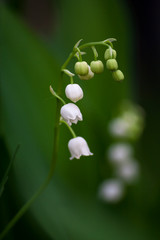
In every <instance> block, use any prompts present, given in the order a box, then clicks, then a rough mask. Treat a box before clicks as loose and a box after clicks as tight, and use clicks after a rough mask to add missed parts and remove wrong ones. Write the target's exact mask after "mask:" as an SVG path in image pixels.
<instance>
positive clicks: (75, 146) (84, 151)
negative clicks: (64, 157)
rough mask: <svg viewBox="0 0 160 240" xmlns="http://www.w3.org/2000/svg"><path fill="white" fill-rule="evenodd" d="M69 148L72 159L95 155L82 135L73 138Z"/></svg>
mask: <svg viewBox="0 0 160 240" xmlns="http://www.w3.org/2000/svg"><path fill="white" fill-rule="evenodd" d="M68 148H69V151H70V153H71V157H70V160H72V159H73V158H77V159H79V158H80V157H81V156H90V155H93V153H91V152H90V150H89V147H88V144H87V142H86V140H85V139H84V138H82V137H76V138H72V139H71V140H70V141H69V142H68Z"/></svg>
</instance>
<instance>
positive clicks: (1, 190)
mask: <svg viewBox="0 0 160 240" xmlns="http://www.w3.org/2000/svg"><path fill="white" fill-rule="evenodd" d="M19 147H20V145H18V146H17V148H16V150H15V152H14V155H13V157H12V158H11V160H10V162H9V164H8V167H7V169H6V171H5V173H4V176H3V178H2V181H1V182H0V197H1V196H2V193H3V191H4V187H5V184H6V182H7V180H8V175H9V171H10V170H11V167H12V164H13V162H14V160H15V157H16V155H17V152H18V150H19Z"/></svg>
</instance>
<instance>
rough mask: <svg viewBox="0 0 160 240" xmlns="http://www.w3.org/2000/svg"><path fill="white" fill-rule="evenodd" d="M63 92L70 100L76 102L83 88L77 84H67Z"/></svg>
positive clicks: (80, 97)
mask: <svg viewBox="0 0 160 240" xmlns="http://www.w3.org/2000/svg"><path fill="white" fill-rule="evenodd" d="M65 94H66V97H67V98H68V99H70V100H71V101H72V102H77V101H78V100H80V99H82V98H83V90H82V88H81V87H80V86H79V85H78V84H68V85H67V86H66V89H65Z"/></svg>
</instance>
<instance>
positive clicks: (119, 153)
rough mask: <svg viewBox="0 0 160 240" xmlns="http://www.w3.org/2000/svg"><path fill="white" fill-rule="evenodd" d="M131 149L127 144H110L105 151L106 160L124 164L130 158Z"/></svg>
mask: <svg viewBox="0 0 160 240" xmlns="http://www.w3.org/2000/svg"><path fill="white" fill-rule="evenodd" d="M132 154H133V148H132V146H131V145H130V144H127V143H116V144H112V145H111V146H110V147H109V149H108V150H107V157H108V159H109V160H110V161H111V162H112V163H115V164H120V163H123V162H126V161H127V160H128V159H130V158H131V157H132Z"/></svg>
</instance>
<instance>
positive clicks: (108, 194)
mask: <svg viewBox="0 0 160 240" xmlns="http://www.w3.org/2000/svg"><path fill="white" fill-rule="evenodd" d="M123 195H124V185H123V183H122V182H121V181H120V180H118V179H109V180H105V181H104V182H102V183H101V185H100V186H99V197H100V198H101V199H102V200H103V201H106V202H113V203H116V202H118V201H119V200H121V199H122V197H123Z"/></svg>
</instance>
